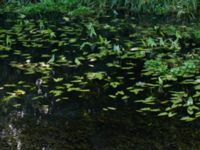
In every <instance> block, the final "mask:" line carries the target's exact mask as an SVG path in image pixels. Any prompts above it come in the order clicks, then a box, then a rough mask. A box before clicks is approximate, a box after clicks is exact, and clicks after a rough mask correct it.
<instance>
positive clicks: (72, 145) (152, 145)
mask: <svg viewBox="0 0 200 150" xmlns="http://www.w3.org/2000/svg"><path fill="white" fill-rule="evenodd" d="M21 17H22V18H18V19H14V20H13V19H6V18H5V19H2V22H1V25H0V70H1V72H0V79H1V80H0V98H1V99H0V120H1V121H0V147H1V149H2V150H4V149H5V150H6V149H8V150H10V149H13V150H15V149H17V150H26V149H27V150H30V149H33V150H54V149H55V150H57V149H58V150H63V149H66V150H90V149H94V150H131V149H137V150H143V149H144V150H163V149H166V150H167V149H180V150H187V149H194V150H195V149H199V148H200V143H199V141H200V140H199V139H200V137H199V132H200V130H199V129H198V128H199V125H200V124H199V123H198V119H199V117H200V110H199V108H200V106H199V105H200V103H199V97H200V91H199V90H200V76H199V71H200V69H199V65H200V59H199V51H198V50H199V48H200V42H199V39H200V30H199V25H198V23H191V22H190V23H182V24H180V23H179V24H175V23H171V24H166V23H165V24H164V23H151V24H149V23H145V22H142V23H141V22H139V21H137V19H135V18H134V17H132V18H126V19H122V18H111V17H109V16H108V17H104V18H98V19H92V18H87V19H85V18H81V19H77V18H69V17H67V16H63V17H61V18H57V19H56V20H55V19H52V20H51V19H45V18H43V19H41V18H40V19H27V18H23V16H21Z"/></svg>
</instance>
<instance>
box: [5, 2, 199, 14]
mask: <svg viewBox="0 0 200 150" xmlns="http://www.w3.org/2000/svg"><path fill="white" fill-rule="evenodd" d="M3 2H4V4H5V5H8V6H9V5H16V6H18V7H17V9H18V10H19V11H21V12H26V13H32V12H40V11H58V12H67V11H69V9H72V8H79V7H85V8H86V7H88V8H89V9H91V10H95V11H96V10H97V9H98V12H105V11H106V10H120V9H125V10H126V11H127V12H134V13H156V14H165V13H179V14H180V13H196V12H197V8H198V5H199V3H200V0H3Z"/></svg>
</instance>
